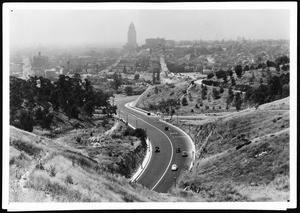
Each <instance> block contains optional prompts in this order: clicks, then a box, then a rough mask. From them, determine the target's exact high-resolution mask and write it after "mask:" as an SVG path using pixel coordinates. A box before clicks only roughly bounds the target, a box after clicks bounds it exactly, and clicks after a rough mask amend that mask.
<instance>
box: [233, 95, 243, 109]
mask: <svg viewBox="0 0 300 213" xmlns="http://www.w3.org/2000/svg"><path fill="white" fill-rule="evenodd" d="M241 94H242V93H239V92H238V93H236V94H235V99H234V105H235V108H236V110H237V111H240V109H241V107H242V103H243V101H242V97H241Z"/></svg>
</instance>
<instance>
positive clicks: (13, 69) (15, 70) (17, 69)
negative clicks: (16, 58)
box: [9, 62, 23, 76]
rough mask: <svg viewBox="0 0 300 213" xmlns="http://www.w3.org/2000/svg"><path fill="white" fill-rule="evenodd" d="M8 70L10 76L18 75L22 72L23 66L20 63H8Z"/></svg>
mask: <svg viewBox="0 0 300 213" xmlns="http://www.w3.org/2000/svg"><path fill="white" fill-rule="evenodd" d="M9 71H10V75H11V76H19V75H21V74H22V71H23V67H22V64H21V63H20V64H16V63H12V62H11V63H9Z"/></svg>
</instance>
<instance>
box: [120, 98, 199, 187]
mask: <svg viewBox="0 0 300 213" xmlns="http://www.w3.org/2000/svg"><path fill="white" fill-rule="evenodd" d="M137 98H138V96H129V97H123V98H116V99H115V104H116V105H117V106H118V110H117V112H118V116H119V117H121V118H123V119H124V120H125V121H128V123H129V124H131V125H132V126H134V127H137V128H143V129H145V130H146V131H147V135H148V138H149V139H150V142H151V144H152V149H153V150H152V156H151V159H150V162H149V164H148V166H147V168H146V169H145V170H144V171H143V173H142V174H141V176H140V177H139V178H138V179H137V182H138V183H140V184H142V185H144V186H146V187H148V188H149V189H153V190H155V191H157V192H168V191H169V190H170V189H171V188H172V187H174V186H175V181H177V180H178V178H179V177H180V175H182V173H183V171H184V170H188V168H189V167H190V164H191V161H192V154H193V153H192V151H191V150H192V146H191V144H190V142H189V141H188V138H187V136H186V135H184V134H183V133H181V132H180V131H178V130H177V129H176V128H174V127H172V126H170V125H168V124H166V123H163V122H161V121H159V117H156V116H148V115H147V114H146V113H145V112H139V111H138V112H137V111H136V110H133V109H131V108H127V107H125V104H126V103H128V102H131V101H134V100H136V99H137ZM166 126H169V128H170V130H169V131H165V127H166ZM156 146H158V147H159V148H160V152H159V153H155V147H156ZM177 147H179V148H180V149H181V151H182V150H186V151H188V157H182V153H176V148H177ZM172 164H177V166H178V170H177V171H171V166H172ZM177 184H178V183H177Z"/></svg>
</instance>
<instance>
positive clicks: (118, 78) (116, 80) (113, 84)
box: [111, 73, 122, 90]
mask: <svg viewBox="0 0 300 213" xmlns="http://www.w3.org/2000/svg"><path fill="white" fill-rule="evenodd" d="M112 78H113V81H112V82H111V87H112V88H113V89H114V90H118V88H119V86H121V84H122V76H121V74H120V73H119V75H118V74H117V73H114V74H113V76H112Z"/></svg>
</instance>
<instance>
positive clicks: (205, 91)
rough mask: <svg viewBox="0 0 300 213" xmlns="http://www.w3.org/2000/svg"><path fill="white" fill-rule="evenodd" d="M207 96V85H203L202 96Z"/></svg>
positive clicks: (203, 97)
mask: <svg viewBox="0 0 300 213" xmlns="http://www.w3.org/2000/svg"><path fill="white" fill-rule="evenodd" d="M202 85H203V84H202ZM206 97H207V86H206V85H205V86H203V87H202V90H201V98H202V100H205V99H206Z"/></svg>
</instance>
